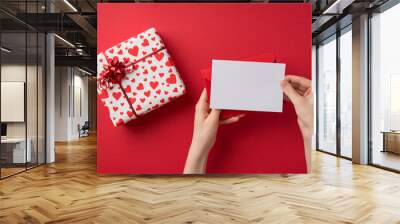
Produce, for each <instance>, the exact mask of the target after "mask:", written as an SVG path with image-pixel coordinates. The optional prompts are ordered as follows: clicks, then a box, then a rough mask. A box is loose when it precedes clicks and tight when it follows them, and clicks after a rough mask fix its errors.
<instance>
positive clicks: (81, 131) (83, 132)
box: [78, 121, 90, 138]
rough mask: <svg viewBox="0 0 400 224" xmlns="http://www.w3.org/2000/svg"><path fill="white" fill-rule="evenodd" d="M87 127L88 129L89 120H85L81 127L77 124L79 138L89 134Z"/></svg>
mask: <svg viewBox="0 0 400 224" xmlns="http://www.w3.org/2000/svg"><path fill="white" fill-rule="evenodd" d="M89 129H90V124H89V121H85V123H84V124H83V125H82V127H80V125H78V130H79V138H80V137H87V136H89Z"/></svg>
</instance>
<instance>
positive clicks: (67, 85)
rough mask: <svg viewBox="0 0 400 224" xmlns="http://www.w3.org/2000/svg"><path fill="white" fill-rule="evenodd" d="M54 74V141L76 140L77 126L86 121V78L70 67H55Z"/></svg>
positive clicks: (77, 134) (77, 135)
mask: <svg viewBox="0 0 400 224" xmlns="http://www.w3.org/2000/svg"><path fill="white" fill-rule="evenodd" d="M55 73H56V83H55V85H56V91H55V129H56V131H55V140H56V141H69V140H73V139H77V138H78V137H79V133H78V125H83V124H84V122H85V121H87V120H88V78H87V77H86V76H84V74H83V73H82V72H80V71H79V70H77V69H75V68H71V67H56V72H55ZM79 95H80V97H79ZM79 101H80V102H79ZM79 107H81V108H79ZM79 109H80V110H81V111H80V110H79Z"/></svg>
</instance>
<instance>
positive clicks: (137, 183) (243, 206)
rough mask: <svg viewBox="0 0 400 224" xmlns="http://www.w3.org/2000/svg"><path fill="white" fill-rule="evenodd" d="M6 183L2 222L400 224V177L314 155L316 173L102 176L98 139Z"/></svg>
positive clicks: (68, 148) (61, 149)
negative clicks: (97, 155) (97, 166)
mask: <svg viewBox="0 0 400 224" xmlns="http://www.w3.org/2000/svg"><path fill="white" fill-rule="evenodd" d="M56 156H57V162H56V163H55V164H51V165H46V166H42V167H39V168H36V169H33V170H30V171H28V172H26V173H22V174H19V175H17V176H14V177H11V178H8V179H5V180H2V181H0V223H373V224H376V223H384V224H386V223H400V175H399V174H395V173H391V172H387V171H384V170H380V169H377V168H374V167H369V166H359V165H352V164H351V162H350V161H347V160H343V159H338V158H336V157H333V156H330V155H326V154H323V153H319V152H314V153H313V159H314V161H313V165H314V166H313V174H310V175H289V176H281V175H230V176H206V177H202V176H190V177H181V176H130V175H117V176H99V175H97V174H96V141H95V138H94V137H90V138H85V139H83V140H81V141H76V142H71V143H69V144H58V145H57V154H56Z"/></svg>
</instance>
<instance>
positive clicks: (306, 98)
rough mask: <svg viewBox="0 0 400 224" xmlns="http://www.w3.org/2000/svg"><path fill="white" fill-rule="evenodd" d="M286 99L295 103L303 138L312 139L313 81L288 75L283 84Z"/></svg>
mask: <svg viewBox="0 0 400 224" xmlns="http://www.w3.org/2000/svg"><path fill="white" fill-rule="evenodd" d="M281 87H282V90H283V92H284V93H285V99H286V100H289V101H291V102H292V103H293V105H294V108H295V110H296V114H297V118H298V120H297V121H298V124H299V127H300V130H301V133H302V134H303V138H311V137H312V135H313V132H314V130H313V129H314V96H313V92H312V87H311V80H309V79H306V78H304V77H300V76H294V75H287V76H285V79H284V80H283V81H282V82H281Z"/></svg>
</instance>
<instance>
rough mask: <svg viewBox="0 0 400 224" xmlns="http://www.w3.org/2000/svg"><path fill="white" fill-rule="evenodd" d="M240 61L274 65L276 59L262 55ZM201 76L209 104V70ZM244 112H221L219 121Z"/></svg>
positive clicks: (268, 55) (202, 71)
mask: <svg viewBox="0 0 400 224" xmlns="http://www.w3.org/2000/svg"><path fill="white" fill-rule="evenodd" d="M241 61H255V62H273V63H276V62H277V61H276V57H275V55H273V54H262V55H258V56H254V57H250V58H247V59H245V60H241ZM201 74H202V76H203V78H204V81H205V85H206V90H207V97H208V102H210V95H211V94H210V93H211V68H207V69H203V70H201ZM244 113H245V112H244V111H241V110H223V111H221V115H220V120H225V119H228V118H230V117H234V116H238V115H240V114H244Z"/></svg>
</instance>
